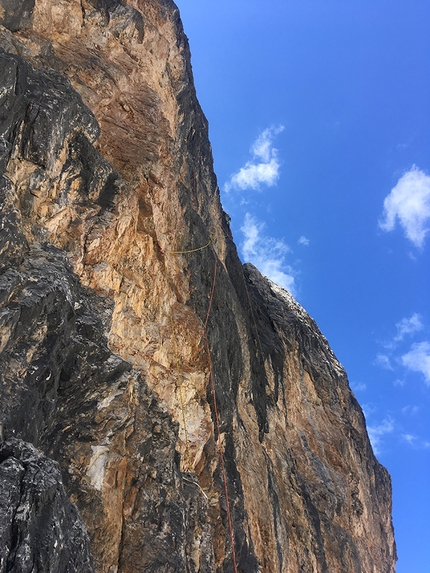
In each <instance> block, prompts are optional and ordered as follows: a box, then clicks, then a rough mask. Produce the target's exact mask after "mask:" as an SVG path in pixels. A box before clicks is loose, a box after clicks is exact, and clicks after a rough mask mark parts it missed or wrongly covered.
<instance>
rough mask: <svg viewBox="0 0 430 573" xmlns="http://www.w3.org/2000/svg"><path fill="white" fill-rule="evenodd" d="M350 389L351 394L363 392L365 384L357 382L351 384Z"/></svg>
mask: <svg viewBox="0 0 430 573" xmlns="http://www.w3.org/2000/svg"><path fill="white" fill-rule="evenodd" d="M351 388H352V390H353V392H364V391H365V390H366V388H367V386H366V384H364V382H357V383H353V384H351Z"/></svg>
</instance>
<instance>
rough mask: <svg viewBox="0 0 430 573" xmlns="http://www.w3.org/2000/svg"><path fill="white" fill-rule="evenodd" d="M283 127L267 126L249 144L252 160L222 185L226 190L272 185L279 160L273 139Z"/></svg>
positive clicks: (274, 181) (277, 174)
mask: <svg viewBox="0 0 430 573" xmlns="http://www.w3.org/2000/svg"><path fill="white" fill-rule="evenodd" d="M283 129H284V127H283V126H282V125H280V126H279V127H276V128H274V127H271V128H267V129H265V130H264V131H263V133H261V134H260V135H259V136H258V138H257V139H256V140H255V141H254V143H253V144H252V146H251V153H252V156H253V158H252V160H251V161H248V162H247V163H246V164H245V166H244V167H241V168H240V169H239V171H238V172H237V173H234V174H233V175H232V176H231V177H230V179H229V181H227V183H226V184H225V185H224V190H225V191H226V192H228V191H230V190H231V189H242V190H245V189H259V188H260V186H261V185H267V186H268V187H272V186H273V185H274V184H275V183H276V182H277V180H278V179H279V169H280V166H281V164H280V161H279V159H278V150H277V149H275V148H274V147H273V145H272V144H273V139H274V138H275V137H276V135H278V133H281V131H283Z"/></svg>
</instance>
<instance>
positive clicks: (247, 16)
mask: <svg viewBox="0 0 430 573" xmlns="http://www.w3.org/2000/svg"><path fill="white" fill-rule="evenodd" d="M177 5H178V7H179V10H180V13H181V17H182V21H183V24H184V29H185V33H186V34H187V36H188V38H189V40H190V48H191V54H192V66H193V72H194V79H195V83H196V89H197V97H198V99H199V101H200V103H201V105H202V108H203V111H204V113H205V115H206V117H207V118H208V121H209V137H210V141H211V144H212V149H213V154H214V164H215V172H216V174H217V178H218V184H219V187H220V191H221V198H222V203H223V207H224V209H225V210H226V211H227V212H228V213H229V214H230V215H231V217H232V221H231V227H232V232H233V236H234V240H235V242H236V245H237V247H238V251H239V255H240V257H241V259H242V261H243V262H248V261H249V262H252V263H253V264H254V265H255V266H257V267H258V268H259V269H260V271H261V272H262V273H263V274H266V275H267V276H269V278H271V279H272V280H274V281H275V282H277V283H278V284H280V285H281V286H283V287H285V288H287V290H289V291H290V292H292V294H294V296H295V297H296V298H297V300H298V302H299V303H300V304H301V305H302V306H303V307H304V308H305V309H306V311H307V312H309V314H310V315H311V316H312V317H313V318H314V319H315V320H316V322H317V324H318V326H319V328H320V329H321V331H322V332H323V334H324V335H325V336H326V337H327V339H328V341H329V343H330V346H331V348H332V349H333V351H334V353H335V354H336V356H337V358H338V359H339V361H340V362H341V363H342V364H343V365H344V367H345V369H346V371H347V374H348V377H349V381H350V385H351V388H352V389H353V391H354V393H355V395H356V397H357V399H358V401H359V402H360V404H361V406H362V408H363V411H364V413H365V416H366V423H367V428H368V432H369V436H370V438H371V441H372V445H373V448H374V451H375V454H376V456H377V457H378V459H379V461H380V462H381V463H382V464H383V465H384V466H385V467H387V469H388V470H389V472H390V474H391V476H392V481H393V522H394V528H395V537H396V543H397V550H398V557H399V560H398V563H397V573H427V572H428V571H429V565H428V564H429V563H430V544H429V543H428V538H429V534H430V488H429V481H430V480H429V475H430V424H429V421H428V415H427V411H428V409H429V407H430V307H429V296H428V293H429V286H430V264H429V263H430V256H429V248H430V139H429V133H430V113H429V102H430V73H429V72H428V68H429V65H428V64H429V57H430V56H429V54H430V34H428V24H429V22H430V4H429V3H427V2H425V1H424V0H417V1H414V2H413V3H408V4H406V3H404V2H402V1H401V0H391V1H390V2H388V0H360V1H358V0H352V1H351V2H348V3H345V2H342V1H341V0H327V2H324V3H321V2H317V0H305V1H303V0H272V1H271V2H270V3H267V2H263V0H248V1H247V2H245V1H244V0H229V2H227V1H226V0H217V1H216V2H215V0H206V1H205V2H204V3H196V2H194V1H193V0H177Z"/></svg>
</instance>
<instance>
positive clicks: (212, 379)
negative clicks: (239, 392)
mask: <svg viewBox="0 0 430 573" xmlns="http://www.w3.org/2000/svg"><path fill="white" fill-rule="evenodd" d="M211 243H212V239H209V241H208V243H206V244H205V245H203V246H202V247H198V248H196V249H189V250H185V251H164V250H163V249H162V248H161V246H160V245H158V248H159V250H160V252H161V254H162V255H163V269H164V277H165V281H166V285H167V287H168V288H169V282H168V275H167V267H166V259H165V256H164V255H166V254H170V255H186V254H190V253H195V252H197V251H202V250H203V249H206V248H207V247H209V245H210V244H211ZM213 255H214V271H213V281H212V287H211V293H210V297H209V305H208V310H207V314H206V319H205V322H204V336H205V346H206V352H207V356H208V362H209V378H210V382H211V391H212V398H213V404H214V413H215V424H216V429H217V434H218V450H219V457H220V462H221V473H222V480H223V485H224V494H225V502H226V507H227V521H228V529H229V535H230V543H231V552H232V558H233V571H234V573H238V568H237V561H236V549H235V543H234V533H233V521H232V518H231V510H230V499H229V494H228V484H227V472H226V468H225V460H224V452H223V447H222V442H221V424H220V417H219V411H218V404H217V399H216V391H215V377H214V372H213V364H212V357H211V352H210V347H209V338H208V328H207V327H208V322H209V317H210V314H211V310H212V303H213V299H214V293H215V285H216V279H217V257H216V253H215V251H214V252H213ZM169 317H170V328H171V335H172V343H173V351H174V355H175V362H176V372H177V385H176V388H177V390H178V392H179V397H180V404H181V411H182V422H183V426H184V434H185V450H186V456H187V464H188V469H189V471H192V463H191V454H190V445H189V439H188V430H187V419H186V413H185V401H184V397H183V392H182V383H181V370H180V367H179V353H178V350H177V343H176V337H175V328H174V320H173V311H172V306H169Z"/></svg>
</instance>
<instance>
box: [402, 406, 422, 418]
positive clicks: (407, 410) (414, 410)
mask: <svg viewBox="0 0 430 573" xmlns="http://www.w3.org/2000/svg"><path fill="white" fill-rule="evenodd" d="M419 411H420V409H419V407H418V406H411V405H408V406H405V407H404V408H402V414H403V415H404V416H415V415H416V414H418V412H419Z"/></svg>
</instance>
